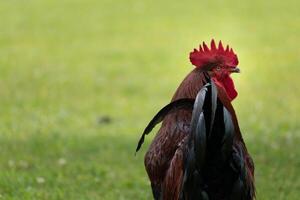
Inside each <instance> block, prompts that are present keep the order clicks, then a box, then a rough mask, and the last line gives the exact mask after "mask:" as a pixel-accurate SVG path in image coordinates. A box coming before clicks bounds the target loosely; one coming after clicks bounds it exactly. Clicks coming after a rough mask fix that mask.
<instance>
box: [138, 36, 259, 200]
mask: <svg viewBox="0 0 300 200" xmlns="http://www.w3.org/2000/svg"><path fill="white" fill-rule="evenodd" d="M203 48H204V50H202V47H201V46H200V50H199V51H196V50H195V51H194V52H192V53H191V54H190V59H191V62H192V63H193V64H194V65H196V66H197V68H196V69H194V70H193V71H192V72H190V73H189V74H188V75H187V77H186V78H185V79H184V80H183V81H182V83H181V84H180V86H179V87H178V89H177V90H176V92H175V94H174V96H173V98H172V100H171V103H170V104H169V105H167V106H166V107H165V108H163V109H162V110H161V111H160V112H159V113H158V114H157V115H156V116H155V117H154V119H153V120H152V121H151V122H150V123H149V125H148V127H147V128H146V129H145V131H144V134H143V136H142V138H141V140H140V142H139V146H138V148H137V150H138V149H139V148H140V146H141V144H142V143H143V140H144V136H145V135H146V134H148V133H149V132H150V131H151V130H152V128H153V127H154V126H155V125H156V124H157V123H159V122H161V121H162V125H161V127H160V129H159V131H158V133H157V134H156V136H155V138H154V140H153V141H152V143H151V145H150V147H149V150H148V151H147V153H146V155H145V160H144V163H145V167H146V171H147V173H148V176H149V179H150V181H151V187H152V192H153V196H154V199H156V200H161V199H163V200H193V199H200V200H202V199H203V200H222V199H224V200H227V199H228V200H230V199H234V200H252V199H253V198H254V196H255V192H254V165H253V162H252V159H251V157H250V155H249V154H248V151H247V148H246V146H245V143H244V141H243V138H242V135H241V132H240V129H239V125H238V121H237V117H236V114H235V111H234V109H233V107H232V104H231V101H232V100H233V99H234V98H235V97H236V95H237V93H236V92H235V90H234V88H230V87H228V85H229V86H232V84H233V83H232V82H230V80H231V79H228V77H226V76H224V73H223V74H221V75H222V76H220V75H219V74H218V73H220V72H219V71H220V69H219V68H216V66H217V67H219V66H224V69H226V70H227V71H233V70H236V69H235V68H234V67H235V66H234V65H233V64H235V65H237V58H235V57H234V56H235V54H233V51H232V50H229V49H228V48H227V49H228V50H227V49H226V50H225V49H223V46H222V43H221V42H220V44H219V49H217V48H216V46H215V44H214V41H212V43H211V50H209V49H208V48H207V46H206V45H205V44H203ZM231 51H232V52H231ZM222 56H223V57H222ZM230 59H231V60H230ZM235 59H236V60H235ZM225 64H227V65H228V66H229V65H231V66H230V68H229V67H228V66H226V65H225ZM226 67H227V68H226ZM227 71H226V72H227ZM220 77H221V78H220ZM220 80H221V81H220ZM224 83H225V84H227V83H228V84H227V85H225V84H224Z"/></svg>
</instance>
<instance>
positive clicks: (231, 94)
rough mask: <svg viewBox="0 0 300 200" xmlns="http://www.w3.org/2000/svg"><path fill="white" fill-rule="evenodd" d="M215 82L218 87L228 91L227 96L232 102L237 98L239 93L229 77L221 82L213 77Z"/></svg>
mask: <svg viewBox="0 0 300 200" xmlns="http://www.w3.org/2000/svg"><path fill="white" fill-rule="evenodd" d="M213 80H214V81H215V83H216V85H218V86H219V87H222V88H223V89H224V90H225V91H226V94H227V96H228V98H229V99H230V101H232V100H233V99H235V98H236V97H237V95H238V93H237V91H236V90H235V87H234V83H233V80H232V79H231V78H230V76H229V75H228V76H226V77H225V78H223V79H222V80H221V81H220V80H218V79H217V78H215V77H213Z"/></svg>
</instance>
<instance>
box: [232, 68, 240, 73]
mask: <svg viewBox="0 0 300 200" xmlns="http://www.w3.org/2000/svg"><path fill="white" fill-rule="evenodd" d="M230 72H231V73H241V70H240V68H238V67H235V68H231V69H230Z"/></svg>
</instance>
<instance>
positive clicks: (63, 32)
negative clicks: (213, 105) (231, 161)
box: [0, 0, 300, 200]
mask: <svg viewBox="0 0 300 200" xmlns="http://www.w3.org/2000/svg"><path fill="white" fill-rule="evenodd" d="M299 4H300V3H299V2H298V1H292V0H287V1H284V2H282V1H258V0H254V1H247V2H243V3H242V2H240V1H233V0H230V1H226V2H225V1H217V0H215V1H210V2H199V1H187V2H183V1H177V2H176V1H170V0H166V1H163V2H159V1H150V0H145V1H133V0H128V1H108V0H101V1H96V0H87V1H79V0H75V1H69V0H63V1H50V0H44V1H38V0H28V1H23V0H19V1H17V0H10V1H0V18H1V21H0V25H1V30H0V55H1V56H0V105H1V109H0V152H1V156H0V199H8V200H10V199H14V200H15V199H22V200H26V199H101V200H102V199H103V200H108V199H120V200H121V199H151V191H150V186H149V182H148V179H147V176H146V173H145V171H144V167H143V154H144V152H145V150H146V149H147V145H148V144H149V142H150V141H151V138H152V137H153V135H154V134H153V135H152V136H150V137H148V138H147V143H146V144H145V145H144V147H143V151H142V152H140V153H139V154H138V155H137V156H136V157H134V149H135V145H136V142H137V140H138V138H139V136H140V133H141V132H142V130H143V128H144V127H145V125H146V124H147V123H148V121H149V120H150V119H151V117H152V116H153V115H154V114H155V112H156V111H157V110H158V109H159V108H160V107H162V106H163V105H165V104H166V103H167V102H168V101H169V100H170V98H171V96H172V94H173V92H174V90H175V89H176V87H177V86H178V84H179V83H180V81H181V80H182V79H183V77H184V76H185V75H186V74H187V73H188V72H189V71H190V70H191V69H192V67H191V64H190V63H189V61H188V59H187V58H188V53H189V52H190V50H191V49H192V48H194V47H196V46H197V44H198V43H200V42H202V41H203V40H204V41H209V40H210V39H211V38H212V37H214V38H215V39H217V40H218V39H222V40H223V41H224V42H225V43H229V44H230V45H231V46H233V47H234V49H235V51H236V52H237V53H238V55H239V60H240V68H241V69H242V74H240V75H238V76H237V75H235V76H234V79H235V82H236V85H237V88H238V91H239V97H238V98H237V99H236V100H235V102H234V105H235V108H236V111H237V114H238V116H239V121H240V126H241V129H242V131H243V133H244V137H245V141H246V143H247V145H248V148H249V150H250V152H251V153H252V155H253V158H254V161H255V164H256V183H257V198H258V199H262V200H264V199H289V200H293V199H295V200H296V199H298V197H299V195H300V193H299V191H300V179H299V173H300V170H299V169H300V150H299V148H298V145H299V142H300V123H299V111H300V106H299V97H300V95H299V94H300V85H299V83H298V80H297V79H298V76H299V72H300V68H299V66H300V60H299V53H300V47H299V43H300V39H299V34H300V18H299V14H298V7H299ZM107 117H109V118H110V119H111V122H110V123H104V122H105V120H104V119H105V118H107ZM103 121H104V122H103Z"/></svg>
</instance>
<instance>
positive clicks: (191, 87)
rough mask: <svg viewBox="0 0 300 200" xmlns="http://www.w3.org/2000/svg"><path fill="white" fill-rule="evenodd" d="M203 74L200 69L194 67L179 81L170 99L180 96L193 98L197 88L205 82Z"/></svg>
mask: <svg viewBox="0 0 300 200" xmlns="http://www.w3.org/2000/svg"><path fill="white" fill-rule="evenodd" d="M205 82H206V81H205V76H204V73H203V71H202V70H200V69H198V68H195V69H194V70H192V71H191V72H190V73H189V74H188V75H187V76H186V77H185V78H184V79H183V81H182V82H181V84H180V85H179V87H178V88H177V90H176V92H175V94H174V96H173V98H172V101H175V100H177V99H182V98H192V99H195V98H196V96H197V93H198V92H199V90H200V89H201V88H202V87H203V85H204V83H205Z"/></svg>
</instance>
